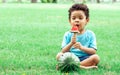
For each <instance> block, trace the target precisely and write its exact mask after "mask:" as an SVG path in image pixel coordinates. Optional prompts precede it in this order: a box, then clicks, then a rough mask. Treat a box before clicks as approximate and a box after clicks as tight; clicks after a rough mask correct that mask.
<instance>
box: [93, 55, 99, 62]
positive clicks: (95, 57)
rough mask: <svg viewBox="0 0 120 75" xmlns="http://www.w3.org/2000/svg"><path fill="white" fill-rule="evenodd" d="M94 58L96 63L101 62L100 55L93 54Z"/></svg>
mask: <svg viewBox="0 0 120 75" xmlns="http://www.w3.org/2000/svg"><path fill="white" fill-rule="evenodd" d="M93 59H94V61H95V62H96V63H99V61H100V57H99V56H98V55H97V54H94V55H93Z"/></svg>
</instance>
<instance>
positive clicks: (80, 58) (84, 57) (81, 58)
mask: <svg viewBox="0 0 120 75" xmlns="http://www.w3.org/2000/svg"><path fill="white" fill-rule="evenodd" d="M89 57H90V55H88V56H82V57H79V60H80V61H83V60H85V59H87V58H89Z"/></svg>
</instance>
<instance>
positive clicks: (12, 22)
mask: <svg viewBox="0 0 120 75" xmlns="http://www.w3.org/2000/svg"><path fill="white" fill-rule="evenodd" d="M111 5H112V4H110V5H105V6H107V8H105V7H104V6H102V5H97V4H96V5H92V4H89V5H88V6H89V7H90V22H89V23H88V25H87V29H91V30H93V31H94V32H95V34H96V37H97V42H98V43H97V44H98V51H97V53H98V54H99V56H100V58H101V62H100V64H99V65H98V66H99V69H98V70H87V71H86V70H80V72H78V73H69V75H79V74H85V75H86V74H87V75H110V74H111V75H119V74H120V73H119V66H120V65H119V63H120V60H119V55H120V52H119V51H120V50H119V48H120V47H119V45H120V43H119V41H120V39H119V37H120V34H119V32H120V29H119V28H120V22H119V17H120V14H119V13H120V10H119V6H118V5H115V4H114V5H115V6H114V10H112V9H108V8H109V7H111ZM63 6H64V7H63ZM69 6H70V4H68V5H65V4H58V5H57V4H52V5H51V4H19V5H18V6H17V4H3V5H0V75H7V74H8V75H61V73H60V72H59V71H56V69H55V65H56V63H57V62H56V60H55V56H56V54H57V53H58V52H59V51H60V48H61V41H62V37H63V35H64V32H65V31H67V30H69V29H70V26H69V23H68V11H67V10H68V8H69ZM93 6H94V7H93ZM95 7H98V8H97V9H96V8H95ZM99 7H100V8H99ZM102 8H104V9H102Z"/></svg>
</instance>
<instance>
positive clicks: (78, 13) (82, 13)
mask: <svg viewBox="0 0 120 75" xmlns="http://www.w3.org/2000/svg"><path fill="white" fill-rule="evenodd" d="M73 16H85V14H84V12H83V11H82V10H75V11H72V12H71V17H73Z"/></svg>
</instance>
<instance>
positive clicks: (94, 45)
mask: <svg viewBox="0 0 120 75" xmlns="http://www.w3.org/2000/svg"><path fill="white" fill-rule="evenodd" d="M89 47H90V48H94V49H95V50H97V42H96V36H95V34H94V33H93V32H92V34H91V39H90V46H89Z"/></svg>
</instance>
